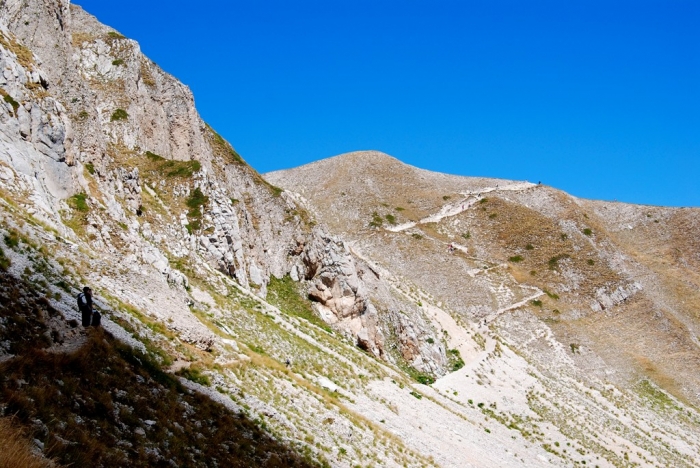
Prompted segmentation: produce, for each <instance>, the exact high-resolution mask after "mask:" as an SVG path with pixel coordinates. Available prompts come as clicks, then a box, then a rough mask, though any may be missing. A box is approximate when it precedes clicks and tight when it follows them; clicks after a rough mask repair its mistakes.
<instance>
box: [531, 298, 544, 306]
mask: <svg viewBox="0 0 700 468" xmlns="http://www.w3.org/2000/svg"><path fill="white" fill-rule="evenodd" d="M530 302H531V303H532V305H534V306H535V307H542V301H540V300H538V299H534V300H532V301H530Z"/></svg>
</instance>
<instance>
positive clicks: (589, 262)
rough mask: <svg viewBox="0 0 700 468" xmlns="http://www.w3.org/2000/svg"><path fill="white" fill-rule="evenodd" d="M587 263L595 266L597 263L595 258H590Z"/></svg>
mask: <svg viewBox="0 0 700 468" xmlns="http://www.w3.org/2000/svg"><path fill="white" fill-rule="evenodd" d="M586 263H588V264H589V265H591V266H593V265H595V260H593V259H591V258H589V259H588V260H586Z"/></svg>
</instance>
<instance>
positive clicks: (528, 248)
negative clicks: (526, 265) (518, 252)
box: [525, 244, 535, 250]
mask: <svg viewBox="0 0 700 468" xmlns="http://www.w3.org/2000/svg"><path fill="white" fill-rule="evenodd" d="M534 248H535V247H533V245H532V244H527V245H526V246H525V250H532V249H534Z"/></svg>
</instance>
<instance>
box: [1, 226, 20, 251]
mask: <svg viewBox="0 0 700 468" xmlns="http://www.w3.org/2000/svg"><path fill="white" fill-rule="evenodd" d="M19 241H20V237H19V232H17V231H16V230H15V229H10V230H9V231H8V233H7V234H5V244H6V245H7V246H8V247H9V248H11V249H16V248H17V247H19Z"/></svg>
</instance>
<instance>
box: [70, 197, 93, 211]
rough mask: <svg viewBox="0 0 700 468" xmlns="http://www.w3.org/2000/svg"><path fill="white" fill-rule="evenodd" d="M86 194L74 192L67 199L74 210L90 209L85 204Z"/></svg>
mask: <svg viewBox="0 0 700 468" xmlns="http://www.w3.org/2000/svg"><path fill="white" fill-rule="evenodd" d="M87 198H88V197H87V194H86V193H85V192H81V193H76V194H75V195H73V196H72V197H70V198H69V199H68V202H69V204H70V205H71V206H72V207H73V208H74V209H76V210H78V211H82V212H87V211H90V206H88V204H87Z"/></svg>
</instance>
